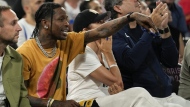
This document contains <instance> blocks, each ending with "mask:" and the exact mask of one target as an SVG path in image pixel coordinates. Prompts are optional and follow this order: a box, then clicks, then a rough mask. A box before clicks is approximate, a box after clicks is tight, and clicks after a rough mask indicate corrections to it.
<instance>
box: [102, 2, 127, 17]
mask: <svg viewBox="0 0 190 107" xmlns="http://www.w3.org/2000/svg"><path fill="white" fill-rule="evenodd" d="M122 1H123V0H104V8H105V9H106V11H110V12H111V19H115V18H117V15H118V12H116V11H115V10H114V8H113V7H114V6H115V5H122Z"/></svg>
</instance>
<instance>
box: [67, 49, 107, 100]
mask: <svg viewBox="0 0 190 107" xmlns="http://www.w3.org/2000/svg"><path fill="white" fill-rule="evenodd" d="M101 65H102V64H101V63H100V61H99V58H98V56H97V55H96V53H95V52H94V51H93V50H92V49H91V48H90V47H88V46H86V49H85V53H84V54H79V55H77V57H76V58H75V59H74V60H73V61H72V62H71V63H70V65H69V69H68V78H67V79H68V95H67V100H69V99H73V100H75V101H81V100H88V99H92V98H97V97H102V96H106V95H108V92H107V93H106V92H105V90H106V91H107V87H105V88H104V87H103V83H101V82H99V81H97V80H93V79H92V78H90V76H89V74H90V73H92V72H93V71H94V70H96V69H97V68H99V67H100V66H101Z"/></svg>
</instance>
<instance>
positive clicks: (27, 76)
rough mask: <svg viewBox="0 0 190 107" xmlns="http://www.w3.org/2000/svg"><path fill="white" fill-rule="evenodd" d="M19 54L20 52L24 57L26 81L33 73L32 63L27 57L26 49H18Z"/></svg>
mask: <svg viewBox="0 0 190 107" xmlns="http://www.w3.org/2000/svg"><path fill="white" fill-rule="evenodd" d="M26 50H27V49H26ZM27 51H28V50H27ZM17 52H19V53H20V54H21V56H22V60H23V77H24V80H28V79H29V78H30V73H31V72H30V66H31V63H30V61H29V58H28V57H27V55H25V49H22V48H18V49H17Z"/></svg>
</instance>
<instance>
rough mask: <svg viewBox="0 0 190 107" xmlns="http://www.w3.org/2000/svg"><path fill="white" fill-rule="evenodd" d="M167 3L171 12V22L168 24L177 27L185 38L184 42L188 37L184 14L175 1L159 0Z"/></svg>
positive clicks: (189, 35) (189, 34)
mask: <svg viewBox="0 0 190 107" xmlns="http://www.w3.org/2000/svg"><path fill="white" fill-rule="evenodd" d="M161 1H163V2H166V3H167V4H168V7H169V10H170V11H171V13H172V20H173V21H172V22H170V23H169V25H170V26H171V27H173V28H177V29H178V30H179V31H180V33H182V36H183V37H184V39H185V42H186V41H187V40H188V39H189V37H190V33H189V31H188V28H187V24H186V22H185V15H184V13H183V10H182V8H181V7H180V6H179V5H178V4H176V3H175V0H161Z"/></svg>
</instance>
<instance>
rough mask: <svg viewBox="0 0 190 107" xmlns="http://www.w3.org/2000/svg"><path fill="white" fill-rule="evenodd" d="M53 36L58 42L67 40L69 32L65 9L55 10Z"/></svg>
mask: <svg viewBox="0 0 190 107" xmlns="http://www.w3.org/2000/svg"><path fill="white" fill-rule="evenodd" d="M54 11H55V13H54V15H53V21H52V35H53V36H54V37H55V38H56V39H58V40H65V39H66V38H67V34H65V33H67V32H68V31H69V23H68V16H67V15H66V12H65V9H64V8H63V7H61V8H57V9H54Z"/></svg>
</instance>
